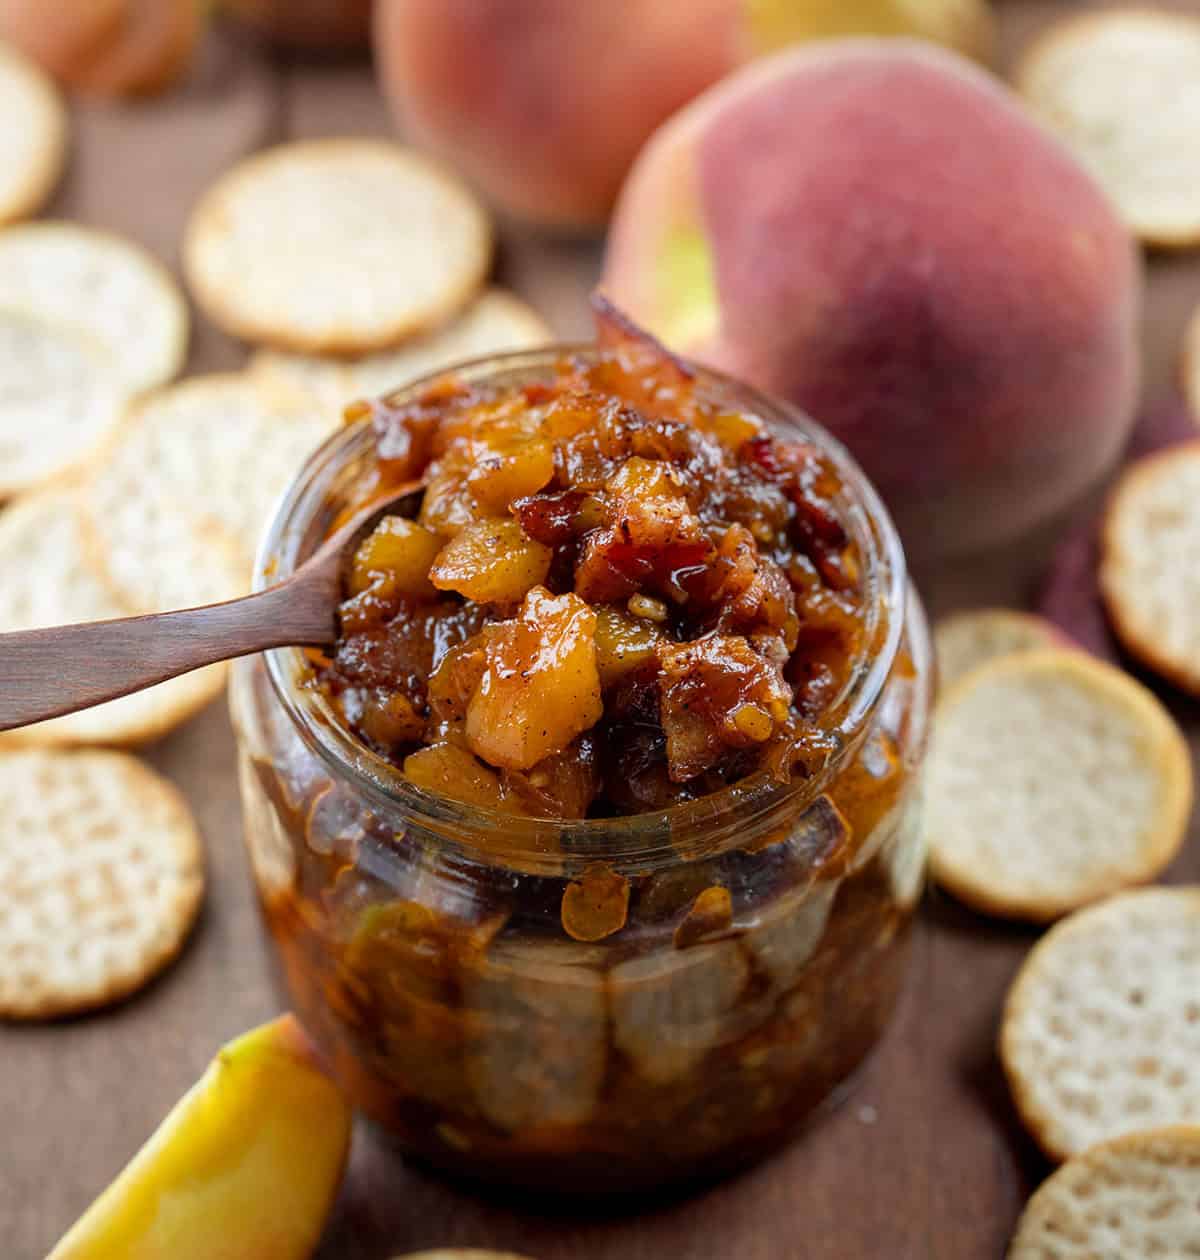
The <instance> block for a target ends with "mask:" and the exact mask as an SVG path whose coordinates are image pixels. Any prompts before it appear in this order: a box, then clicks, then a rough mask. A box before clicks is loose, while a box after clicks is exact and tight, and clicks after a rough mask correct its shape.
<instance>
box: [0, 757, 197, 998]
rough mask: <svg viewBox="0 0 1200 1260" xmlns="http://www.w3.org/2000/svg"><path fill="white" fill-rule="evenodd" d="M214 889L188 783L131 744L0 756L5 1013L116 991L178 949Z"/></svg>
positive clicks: (0, 979)
mask: <svg viewBox="0 0 1200 1260" xmlns="http://www.w3.org/2000/svg"><path fill="white" fill-rule="evenodd" d="M203 893H204V863H203V854H202V851H201V845H200V836H199V833H198V832H197V829H196V824H195V822H194V820H193V818H192V816H191V813H190V811H189V810H188V807H187V805H186V803H185V802H184V800H183V798H182V797H181V796H180V795H179V793H178V792H177V791H176V790H175V788H173V787H172V786H171V784H169V783H168V782H166V780H165V779H162V778H161V777H160V776H159V775H157V774H155V773H154V772H153V771H152V770H151V769H150V768H149V767H148V766H146V765H143V764H142V763H141V762H140V761H138V760H137V759H136V758H134V757H130V756H128V755H127V754H125V753H116V752H102V751H97V750H94V749H89V750H82V751H74V752H51V751H48V750H35V749H28V750H21V751H15V752H11V753H4V754H3V755H0V1016H2V1017H5V1018H8V1019H46V1018H49V1017H52V1016H57V1015H68V1014H74V1013H76V1012H79V1011H84V1010H89V1009H91V1008H93V1007H97V1006H102V1005H105V1004H106V1003H109V1002H113V1001H116V1000H117V999H118V998H122V997H125V996H126V995H128V994H130V993H132V992H134V991H135V990H136V989H139V988H140V987H141V986H142V985H144V984H145V983H146V982H147V981H148V980H150V979H151V978H152V977H153V976H155V975H157V974H158V973H159V972H160V971H161V970H162V969H163V968H164V967H165V966H166V965H167V964H168V963H169V962H170V961H171V960H172V959H173V958H174V957H175V956H176V955H177V954H178V953H179V951H180V949H181V948H182V946H183V942H184V940H185V939H186V937H187V934H188V931H189V929H190V928H191V926H192V923H193V922H194V920H195V918H196V914H197V912H198V910H199V908H200V902H201V899H202V896H203Z"/></svg>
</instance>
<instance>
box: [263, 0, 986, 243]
mask: <svg viewBox="0 0 1200 1260" xmlns="http://www.w3.org/2000/svg"><path fill="white" fill-rule="evenodd" d="M250 2H255V0H250ZM258 2H261V0H258ZM860 31H867V32H875V33H883V34H892V33H898V32H910V33H919V34H923V35H927V36H928V37H929V38H931V39H939V40H944V41H945V42H947V43H951V44H954V45H955V46H959V47H963V48H964V49H965V50H967V51H970V52H972V53H979V54H982V53H983V52H984V51H985V50H986V49H987V47H988V45H989V42H990V34H991V25H990V15H989V12H988V9H987V5H986V0H378V4H377V6H376V16H375V54H376V62H377V65H378V67H379V71H380V75H381V79H382V82H383V84H384V87H385V89H386V90H387V92H388V94H389V96H390V97H391V99H392V102H393V103H394V105H395V106H396V109H397V111H398V113H399V114H400V116H401V118H402V120H403V123H404V125H405V128H406V129H407V130H408V131H409V132H410V133H411V134H413V135H414V136H415V137H416V138H418V139H420V140H422V141H423V142H424V143H426V144H428V145H430V146H431V147H433V148H435V149H437V150H439V151H440V152H441V153H442V154H443V156H445V157H446V158H448V159H449V160H450V161H451V162H452V163H453V164H454V165H456V166H458V167H459V168H460V169H462V170H463V171H464V173H466V174H467V175H468V176H470V177H471V178H472V179H474V181H475V182H476V183H477V184H478V185H479V186H480V187H481V188H482V189H483V190H484V191H485V192H486V193H487V194H488V195H489V196H490V197H491V199H492V200H493V201H494V202H496V203H497V204H498V205H500V206H501V207H503V208H505V209H507V210H509V211H512V212H514V213H516V214H519V215H523V216H526V217H528V218H532V219H536V220H540V221H542V222H546V223H552V224H559V225H584V224H594V223H599V222H602V221H603V220H604V219H605V217H606V216H607V214H608V212H609V210H610V209H611V207H612V203H613V200H614V198H615V197H616V194H617V191H618V189H619V187H620V184H621V180H622V178H623V177H624V175H625V173H626V172H627V170H628V168H629V165H630V163H631V162H632V161H633V158H634V156H635V154H636V153H637V151H638V149H639V148H640V147H641V145H642V144H643V142H644V141H645V140H646V139H647V138H648V137H649V136H650V134H651V133H652V132H653V131H654V129H655V128H656V127H657V126H658V125H659V124H660V123H661V122H662V121H663V120H664V119H665V118H667V117H668V116H669V115H670V114H671V113H672V112H673V111H674V110H676V109H678V108H679V107H680V106H682V105H684V104H685V103H686V102H687V101H689V100H691V98H692V97H694V96H695V95H696V94H697V93H699V92H700V91H702V90H703V89H704V88H706V87H708V86H710V85H711V84H713V83H715V82H716V81H717V80H718V79H719V78H721V77H722V76H723V75H725V74H726V73H728V72H729V71H730V70H732V69H734V68H735V67H737V66H738V65H740V64H741V63H742V62H744V61H746V60H748V59H750V58H752V57H754V56H756V55H758V54H759V53H762V52H767V51H772V50H774V49H776V48H778V47H780V46H782V45H785V44H790V43H793V42H795V41H797V40H802V39H810V38H813V37H819V36H826V35H830V34H838V33H842V34H845V33H857V32H860Z"/></svg>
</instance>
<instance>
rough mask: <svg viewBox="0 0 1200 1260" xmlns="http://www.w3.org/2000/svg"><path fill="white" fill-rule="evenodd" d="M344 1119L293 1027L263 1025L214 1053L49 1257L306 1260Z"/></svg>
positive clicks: (328, 1192) (327, 1202)
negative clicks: (185, 1091) (201, 1072)
mask: <svg viewBox="0 0 1200 1260" xmlns="http://www.w3.org/2000/svg"><path fill="white" fill-rule="evenodd" d="M350 1116H351V1113H350V1107H349V1105H348V1103H347V1102H346V1101H345V1099H344V1098H343V1097H342V1095H341V1093H340V1092H339V1090H338V1089H337V1087H336V1086H335V1085H334V1084H333V1082H332V1081H331V1080H330V1079H329V1077H328V1076H326V1075H325V1073H324V1072H323V1071H322V1070H321V1068H320V1067H319V1066H318V1064H317V1062H316V1059H315V1058H314V1056H313V1052H312V1050H311V1048H310V1047H309V1044H308V1041H307V1039H306V1037H305V1035H304V1033H303V1031H302V1030H301V1028H300V1025H299V1024H298V1023H297V1022H296V1020H295V1019H294V1018H293V1017H292V1016H290V1015H285V1016H283V1017H282V1018H280V1019H277V1020H275V1021H273V1022H272V1023H269V1024H264V1025H262V1026H261V1027H259V1028H256V1029H254V1030H253V1031H252V1032H248V1033H246V1034H245V1035H244V1036H242V1037H239V1038H238V1039H237V1040H236V1041H231V1042H230V1043H229V1044H228V1045H227V1046H224V1047H223V1048H222V1049H221V1050H220V1051H219V1052H218V1054H217V1056H216V1058H215V1059H214V1060H213V1062H212V1064H211V1065H210V1066H209V1068H208V1071H207V1072H206V1073H205V1074H204V1076H203V1077H201V1079H200V1080H199V1081H198V1082H197V1083H196V1085H195V1086H193V1088H192V1089H191V1090H189V1091H188V1093H187V1094H185V1095H184V1097H183V1098H182V1099H181V1100H180V1101H179V1102H178V1103H177V1104H176V1106H175V1107H174V1108H173V1109H172V1111H171V1112H170V1114H169V1115H168V1116H167V1118H166V1119H165V1120H164V1121H163V1123H162V1124H161V1125H160V1126H159V1128H158V1129H157V1130H156V1132H155V1133H154V1134H153V1136H152V1137H151V1138H150V1140H149V1141H148V1142H147V1143H146V1144H145V1146H143V1147H142V1149H141V1150H140V1151H138V1153H137V1154H136V1155H135V1156H134V1157H133V1159H132V1161H131V1162H130V1163H129V1164H128V1165H127V1166H126V1168H125V1169H124V1171H122V1172H121V1174H120V1175H119V1176H118V1177H117V1179H116V1180H115V1181H114V1182H113V1183H112V1185H110V1186H109V1187H108V1189H107V1190H105V1191H104V1192H103V1193H102V1194H101V1195H100V1197H99V1198H98V1199H97V1200H96V1201H95V1202H94V1203H93V1204H92V1206H91V1207H90V1208H88V1210H87V1211H86V1212H85V1213H84V1215H83V1216H82V1217H81V1218H80V1219H79V1221H78V1222H76V1224H75V1225H74V1226H73V1227H72V1229H71V1230H70V1231H69V1232H68V1233H67V1235H66V1236H65V1237H64V1238H63V1240H62V1241H61V1242H60V1243H59V1244H58V1246H57V1247H55V1248H54V1250H53V1251H52V1252H51V1253H50V1257H49V1260H113V1257H116V1256H120V1257H121V1260H162V1257H164V1256H171V1257H174V1260H235V1258H240V1257H245V1256H256V1257H260V1258H261V1260H267V1258H268V1257H269V1258H270V1260H303V1258H304V1257H306V1256H309V1255H311V1253H312V1251H313V1248H314V1247H315V1246H316V1244H317V1240H318V1238H319V1237H320V1234H321V1230H322V1229H323V1227H324V1224H325V1218H326V1216H327V1215H328V1213H329V1208H330V1206H331V1204H332V1202H333V1198H334V1195H335V1193H336V1191H337V1188H338V1184H339V1182H340V1180H341V1175H342V1169H343V1167H344V1165H345V1160H346V1151H347V1147H348V1145H349V1140H350Z"/></svg>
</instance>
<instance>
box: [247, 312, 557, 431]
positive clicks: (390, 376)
mask: <svg viewBox="0 0 1200 1260" xmlns="http://www.w3.org/2000/svg"><path fill="white" fill-rule="evenodd" d="M550 339H551V334H550V329H549V328H548V327H547V325H546V324H545V322H544V321H543V320H542V318H541V316H539V315H538V314H537V312H536V311H534V310H533V309H532V307H530V306H527V305H526V304H525V303H524V302H522V301H521V299H520V298H518V297H516V296H515V295H514V294H511V293H507V292H505V291H504V290H502V289H488V290H487V291H486V292H485V293H483V294H481V295H480V296H479V297H478V298H476V299H475V300H474V301H473V302H472V303H471V304H470V306H468V307H467V308H466V309H465V310H464V311H463V312H462V313H461V314H460V315H457V316H455V317H454V318H453V319H451V320H450V321H449V322H448V323H446V324H443V325H442V326H440V327H438V328H435V329H433V330H432V331H431V332H428V333H426V334H425V335H424V336H420V337H414V338H412V339H411V340H409V341H406V342H404V343H403V344H402V345H400V346H397V347H396V348H395V349H394V350H382V351H380V352H378V353H377V354H372V355H367V356H366V357H363V358H357V359H347V358H329V357H318V356H315V355H302V354H286V353H283V352H281V351H278V350H260V351H258V352H257V353H256V354H255V355H254V357H253V359H252V360H251V365H250V370H251V372H252V373H253V374H254V375H256V376H260V377H262V379H264V380H266V381H268V382H270V383H271V384H273V385H275V386H277V387H279V388H285V389H291V390H293V391H296V392H297V393H299V394H300V395H302V396H308V397H312V398H314V399H316V400H317V401H318V402H319V403H320V404H321V405H323V406H325V407H329V408H334V409H339V410H340V409H341V408H342V407H344V406H345V405H346V404H347V403H349V402H353V401H354V400H355V399H357V398H369V397H374V396H375V395H378V394H383V393H386V392H389V391H391V390H394V389H399V388H400V387H401V386H405V385H409V384H411V383H412V382H413V381H415V380H418V379H420V378H421V377H423V376H427V375H430V374H431V373H434V372H440V371H442V370H443V369H444V368H449V367H451V366H453V365H455V364H457V363H460V362H462V361H463V360H465V359H474V358H478V357H480V356H482V355H486V354H500V353H502V352H504V351H508V350H525V349H528V348H529V347H531V346H537V345H542V344H543V343H545V342H547V341H549V340H550Z"/></svg>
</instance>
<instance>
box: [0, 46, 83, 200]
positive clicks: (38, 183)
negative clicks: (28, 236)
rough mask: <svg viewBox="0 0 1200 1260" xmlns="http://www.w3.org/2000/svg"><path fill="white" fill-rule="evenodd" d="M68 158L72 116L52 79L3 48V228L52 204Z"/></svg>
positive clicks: (0, 63)
mask: <svg viewBox="0 0 1200 1260" xmlns="http://www.w3.org/2000/svg"><path fill="white" fill-rule="evenodd" d="M66 157H67V111H66V109H65V108H64V107H63V103H62V98H61V97H60V96H59V94H58V92H57V91H56V90H55V87H54V84H53V83H52V82H51V80H50V78H49V77H48V76H47V75H46V74H44V73H43V72H42V71H41V70H40V69H39V68H38V67H37V66H35V65H34V64H33V62H31V61H29V60H28V59H27V58H25V57H23V56H21V54H20V53H18V52H16V51H15V50H14V49H12V48H10V47H8V46H6V45H3V44H0V224H6V223H14V222H16V220H18V219H24V218H27V217H28V216H29V215H31V214H33V213H35V212H36V211H37V210H39V209H41V207H42V206H43V205H44V204H45V202H46V201H47V200H48V199H49V197H50V194H51V193H52V192H53V191H54V188H55V185H56V184H57V183H58V181H59V177H60V176H61V175H62V169H63V164H64V162H65V161H66Z"/></svg>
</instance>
